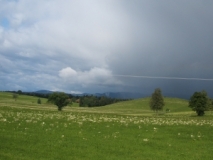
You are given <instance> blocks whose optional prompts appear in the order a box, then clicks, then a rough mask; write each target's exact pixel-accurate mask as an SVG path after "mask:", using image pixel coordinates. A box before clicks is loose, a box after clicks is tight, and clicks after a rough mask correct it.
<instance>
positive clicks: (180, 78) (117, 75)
mask: <svg viewBox="0 0 213 160" xmlns="http://www.w3.org/2000/svg"><path fill="white" fill-rule="evenodd" d="M112 76H114V77H127V78H146V79H171V80H195V81H213V79H211V78H187V77H161V76H160V77H157V76H140V75H121V74H115V75H112Z"/></svg>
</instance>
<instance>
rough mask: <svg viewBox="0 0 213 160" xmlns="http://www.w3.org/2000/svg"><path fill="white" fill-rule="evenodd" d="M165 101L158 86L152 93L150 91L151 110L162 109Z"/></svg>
mask: <svg viewBox="0 0 213 160" xmlns="http://www.w3.org/2000/svg"><path fill="white" fill-rule="evenodd" d="M164 105H165V103H164V98H163V96H162V94H161V89H160V88H156V89H155V91H154V93H152V96H151V99H150V108H151V110H153V111H156V113H157V112H158V111H159V110H162V109H163V107H164Z"/></svg>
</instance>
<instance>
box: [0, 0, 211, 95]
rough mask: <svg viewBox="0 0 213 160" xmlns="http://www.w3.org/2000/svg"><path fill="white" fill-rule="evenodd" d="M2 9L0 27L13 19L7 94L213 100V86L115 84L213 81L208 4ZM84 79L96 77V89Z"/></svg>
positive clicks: (3, 45) (2, 52)
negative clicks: (196, 94) (156, 93)
mask: <svg viewBox="0 0 213 160" xmlns="http://www.w3.org/2000/svg"><path fill="white" fill-rule="evenodd" d="M2 3H4V5H2V6H1V7H0V20H1V19H2V18H7V19H8V21H9V28H5V26H0V58H1V60H0V62H1V63H0V64H1V67H0V69H1V70H0V73H1V75H2V76H1V78H0V80H1V81H2V82H4V83H5V84H6V85H4V86H3V85H2V86H0V89H1V90H2V89H3V90H6V89H13V88H24V89H26V90H34V89H37V88H40V89H42V88H46V89H58V90H65V91H72V92H75V91H78V92H104V91H111V90H112V91H131V90H132V91H136V90H137V91H142V92H143V91H144V92H147V93H150V92H152V91H153V89H154V88H155V87H161V88H162V89H163V90H164V91H165V93H168V94H170V95H172V94H174V93H175V92H178V94H185V93H187V95H189V94H191V92H193V91H196V90H201V89H205V90H208V91H209V92H210V94H211V95H212V96H213V93H212V89H213V88H212V85H211V83H212V82H203V81H196V82H194V81H181V80H162V79H161V80H157V79H140V78H124V77H122V78H121V77H116V76H113V75H116V74H122V75H142V76H166V77H189V78H193V77H197V78H211V79H212V74H211V72H212V70H213V65H212V64H213V63H212V62H211V61H212V59H213V54H212V53H213V47H212V42H213V32H212V28H213V21H212V19H213V7H212V6H213V2H212V1H210V0H206V1H201V0H193V1H192V0H189V1H185V0H180V1H168V0H162V1H154V0H143V1H141V0H133V1H128V0H118V1H114V0H108V1H105V0H103V1H98V0H92V1H86V0H80V1H68V0H65V1H63V3H62V2H61V1H58V0H53V1H43V2H40V1H36V0H32V1H30V2H28V1H10V2H9V1H2ZM0 22H1V21H0ZM66 68H71V69H73V70H74V71H76V75H75V76H76V77H75V80H73V79H72V78H73V77H72V76H71V77H70V74H68V75H69V76H65V77H64V74H60V73H61V72H62V71H64V72H65V70H64V69H66ZM94 68H98V69H100V70H101V71H102V72H103V74H104V73H105V71H106V72H107V73H108V75H107V76H103V74H99V72H98V73H97V72H93V71H94ZM83 75H86V76H91V75H93V76H91V77H90V81H89V80H88V82H90V83H86V82H83V80H82V79H84V78H85V79H86V77H85V76H83ZM82 77H83V78H82ZM37 78H38V79H40V80H41V81H39V80H37ZM17 79H18V80H17ZM15 80H16V81H15ZM29 81H30V82H32V83H28V82H29ZM60 82H61V83H60ZM118 82H119V83H118ZM45 85H46V87H45ZM183 92H184V93H183Z"/></svg>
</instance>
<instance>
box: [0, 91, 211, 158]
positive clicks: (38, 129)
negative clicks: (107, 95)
mask: <svg viewBox="0 0 213 160" xmlns="http://www.w3.org/2000/svg"><path fill="white" fill-rule="evenodd" d="M36 102H37V98H36V97H29V96H23V97H22V95H21V96H19V98H18V99H17V101H14V100H13V99H12V96H11V94H9V93H0V126H1V127H0V142H1V143H0V148H1V150H0V159H5V160H7V159H74V160H75V159H104V160H105V159H106V160H107V159H110V160H113V159H116V160H118V159H122V160H123V159H124V160H125V159H145V160H155V159H173V160H178V159H181V160H182V159H187V160H188V159H202V160H203V159H212V158H213V156H212V153H211V152H212V151H211V150H212V149H211V148H212V145H213V135H212V133H211V132H212V130H213V119H212V115H211V114H210V113H208V114H207V116H204V117H196V116H194V115H195V114H194V113H193V112H192V111H190V110H189V109H188V108H184V106H186V107H187V101H185V100H180V99H173V98H168V99H166V105H167V107H170V108H169V109H170V110H171V112H172V113H168V114H167V113H166V114H164V115H161V116H153V112H150V111H149V108H148V106H147V104H148V102H149V98H145V99H138V100H133V101H128V102H120V103H116V104H113V105H109V106H105V107H97V108H80V107H79V108H78V107H66V108H65V109H64V111H62V112H58V111H57V108H56V107H55V106H53V105H50V104H48V105H47V104H45V103H43V104H42V105H39V104H37V103H36ZM42 102H45V99H42ZM129 108H131V109H129ZM135 110H136V111H135ZM138 112H140V113H141V115H139V113H138ZM145 112H146V113H145ZM136 115H137V116H136ZM146 115H147V116H146Z"/></svg>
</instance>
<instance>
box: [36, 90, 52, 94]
mask: <svg viewBox="0 0 213 160" xmlns="http://www.w3.org/2000/svg"><path fill="white" fill-rule="evenodd" d="M34 93H39V94H51V93H53V91H49V90H39V91H35V92H34Z"/></svg>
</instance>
